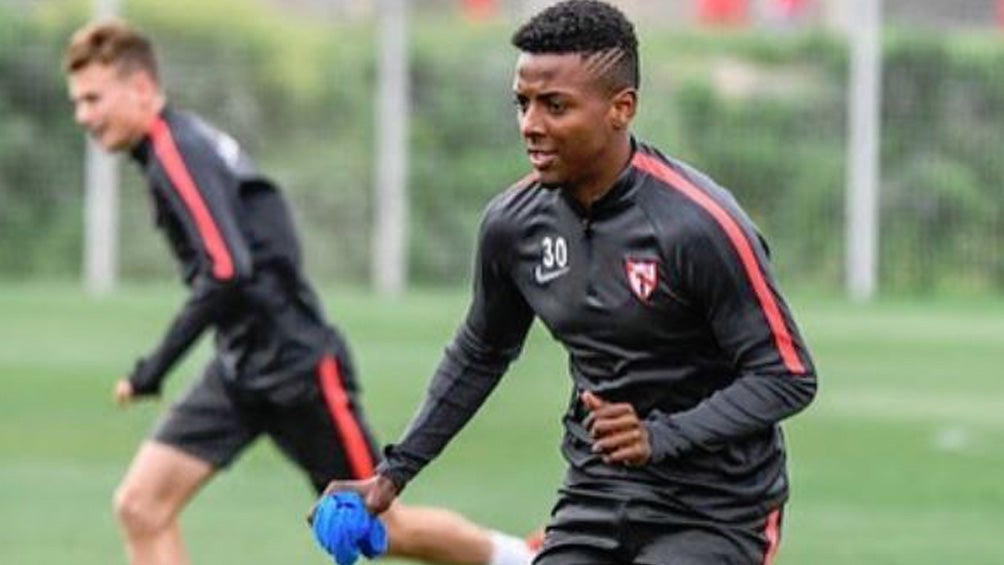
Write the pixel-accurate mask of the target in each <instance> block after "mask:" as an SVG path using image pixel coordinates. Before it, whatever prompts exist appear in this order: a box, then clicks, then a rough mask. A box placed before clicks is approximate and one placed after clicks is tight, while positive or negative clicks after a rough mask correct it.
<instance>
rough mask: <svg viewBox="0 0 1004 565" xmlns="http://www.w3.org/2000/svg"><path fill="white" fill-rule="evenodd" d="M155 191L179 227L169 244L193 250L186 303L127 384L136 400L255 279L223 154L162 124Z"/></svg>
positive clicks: (154, 142)
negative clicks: (176, 242)
mask: <svg viewBox="0 0 1004 565" xmlns="http://www.w3.org/2000/svg"><path fill="white" fill-rule="evenodd" d="M150 142H151V146H152V153H153V157H154V158H155V161H154V163H152V164H151V166H150V167H149V171H150V173H149V174H150V177H151V179H150V180H151V183H152V184H153V190H155V191H159V194H158V197H159V198H160V200H161V201H162V202H163V203H164V204H165V208H166V210H164V213H165V214H167V215H168V216H169V217H170V220H169V221H171V222H173V225H175V226H178V229H177V230H176V231H177V233H176V234H174V237H178V238H181V239H182V240H184V241H183V242H182V247H183V248H184V249H187V250H189V251H190V255H191V257H183V258H182V260H183V261H185V262H187V263H188V264H186V265H185V267H186V271H188V272H187V274H186V278H187V279H188V283H189V286H190V287H191V296H190V297H189V299H188V300H187V301H186V303H185V305H184V306H183V308H182V309H181V311H180V312H179V313H178V314H177V316H176V317H175V319H174V321H173V322H172V323H171V325H170V326H169V328H168V331H167V333H166V335H165V336H164V337H163V339H162V340H161V343H160V344H159V345H158V346H157V347H156V348H155V349H154V350H153V351H152V352H151V353H150V354H149V355H147V356H146V357H145V358H143V359H142V360H140V361H139V362H138V363H137V365H136V368H135V369H134V371H133V372H132V374H131V375H130V382H131V383H132V385H133V389H134V391H135V392H136V393H137V394H149V393H155V392H157V391H159V389H160V384H161V381H162V380H163V378H164V376H165V374H166V373H167V371H169V370H170V368H171V367H172V366H173V365H174V363H175V362H176V361H177V360H178V359H179V358H180V357H181V355H183V354H184V353H185V351H187V350H188V348H189V347H190V346H191V344H192V343H193V342H194V341H195V340H196V339H197V338H198V337H199V335H201V333H202V332H203V331H204V330H205V329H206V328H207V327H208V326H209V325H210V324H212V323H213V322H214V321H215V320H217V319H218V317H219V316H220V315H221V314H222V313H223V312H224V311H225V310H226V306H227V302H228V301H229V300H231V299H232V294H233V293H234V292H235V291H236V289H237V288H239V286H240V284H241V283H242V282H244V281H246V280H247V279H248V278H250V276H251V273H252V262H251V254H250V251H249V249H248V245H247V243H246V241H245V238H244V236H243V234H242V233H241V230H240V224H239V221H238V218H237V216H236V210H235V208H236V207H237V203H236V198H237V182H238V181H237V178H236V177H235V176H234V175H233V172H232V170H231V169H230V168H229V167H228V166H227V165H226V163H225V162H224V161H223V158H222V156H221V155H219V154H218V153H217V152H216V151H214V150H213V148H212V146H211V145H210V144H209V143H208V142H207V141H206V140H205V139H204V138H203V137H200V136H198V135H197V134H196V132H194V131H181V132H180V133H179V134H178V135H177V136H176V134H175V133H174V132H173V131H172V128H171V126H169V125H168V122H167V121H166V120H165V119H164V118H160V119H158V120H157V121H156V122H155V123H154V125H153V128H152V130H151V133H150Z"/></svg>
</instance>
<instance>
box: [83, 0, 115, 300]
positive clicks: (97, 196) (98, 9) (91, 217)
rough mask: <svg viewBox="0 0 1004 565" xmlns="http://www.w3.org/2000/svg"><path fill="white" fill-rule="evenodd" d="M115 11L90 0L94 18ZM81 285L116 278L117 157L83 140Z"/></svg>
mask: <svg viewBox="0 0 1004 565" xmlns="http://www.w3.org/2000/svg"><path fill="white" fill-rule="evenodd" d="M118 12H119V0H94V12H93V14H94V19H96V20H98V19H106V18H110V17H113V16H115V15H116V14H118ZM84 180H85V183H86V185H85V189H84V249H83V284H84V289H85V290H86V291H87V293H88V294H91V295H104V294H108V293H110V292H111V291H112V290H114V289H115V286H116V283H117V279H118V231H119V227H118V199H119V197H118V193H119V171H118V160H117V159H116V158H115V157H113V156H112V155H109V154H108V153H106V152H104V151H103V150H102V149H101V148H100V147H98V145H97V144H96V143H95V142H94V141H92V140H91V139H88V140H87V154H86V161H85V164H84Z"/></svg>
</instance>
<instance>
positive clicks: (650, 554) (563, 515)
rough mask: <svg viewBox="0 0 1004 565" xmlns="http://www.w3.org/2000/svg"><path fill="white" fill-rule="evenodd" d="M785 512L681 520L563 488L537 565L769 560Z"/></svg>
mask: <svg viewBox="0 0 1004 565" xmlns="http://www.w3.org/2000/svg"><path fill="white" fill-rule="evenodd" d="M781 514H782V511H781V509H780V508H778V509H777V510H774V511H773V512H770V513H769V514H767V515H764V516H763V517H762V518H758V519H754V520H752V521H750V522H749V523H729V524H724V523H720V522H709V521H702V520H693V519H685V518H682V517H681V518H680V519H678V520H677V519H667V517H666V516H665V515H656V514H655V513H654V511H653V510H652V509H651V507H646V506H642V505H637V504H634V503H632V502H627V501H612V500H611V499H610V498H606V497H595V498H593V497H588V496H585V497H584V496H581V495H580V496H568V495H567V494H565V493H563V494H562V495H561V498H560V499H559V500H558V503H557V505H556V506H555V508H554V511H553V513H552V517H551V523H550V524H549V525H548V526H547V533H546V536H545V538H544V546H543V549H542V550H541V552H540V553H539V554H538V555H537V557H536V559H535V560H534V565H589V564H595V565H620V564H625V565H626V564H637V565H768V564H769V563H771V562H772V560H773V558H774V555H775V553H776V552H777V548H778V543H779V542H780V532H781Z"/></svg>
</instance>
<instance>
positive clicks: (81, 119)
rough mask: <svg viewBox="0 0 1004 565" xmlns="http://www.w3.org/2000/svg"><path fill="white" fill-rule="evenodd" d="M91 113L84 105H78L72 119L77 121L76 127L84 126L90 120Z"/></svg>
mask: <svg viewBox="0 0 1004 565" xmlns="http://www.w3.org/2000/svg"><path fill="white" fill-rule="evenodd" d="M92 114H93V113H92V112H91V111H90V110H89V109H88V108H87V106H86V105H84V104H78V105H77V106H76V108H75V109H74V110H73V118H74V119H75V120H76V121H77V124H78V125H81V126H86V125H87V123H88V122H89V121H90V119H91V115H92Z"/></svg>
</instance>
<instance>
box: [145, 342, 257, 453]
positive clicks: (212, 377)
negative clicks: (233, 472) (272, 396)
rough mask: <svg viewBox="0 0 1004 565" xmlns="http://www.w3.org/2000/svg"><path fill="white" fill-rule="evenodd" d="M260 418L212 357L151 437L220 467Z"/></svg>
mask: <svg viewBox="0 0 1004 565" xmlns="http://www.w3.org/2000/svg"><path fill="white" fill-rule="evenodd" d="M260 419H261V417H260V414H259V411H258V410H257V408H256V407H255V406H254V405H253V404H250V403H248V402H247V401H245V400H242V398H241V396H240V394H239V393H237V392H235V390H234V389H233V387H232V386H231V385H230V384H229V383H228V381H227V380H226V379H225V377H224V374H223V368H222V366H221V365H220V363H219V362H218V361H217V360H215V359H214V360H212V361H211V362H210V363H209V364H208V365H207V366H206V369H205V371H204V372H203V374H202V376H201V377H200V378H199V379H197V380H196V381H195V382H194V383H192V385H191V386H190V387H189V389H188V390H187V391H186V392H185V394H184V395H182V397H181V398H180V399H179V400H178V401H176V402H175V403H174V404H172V405H171V407H170V408H169V409H168V411H167V412H166V413H165V414H164V416H163V417H162V418H161V419H160V421H159V422H158V424H157V426H156V428H155V429H154V431H153V434H152V436H153V437H152V439H153V440H154V441H156V442H158V443H161V444H164V445H169V446H172V447H174V448H176V449H178V450H179V451H182V452H184V453H186V454H188V455H190V456H192V457H195V458H197V459H200V460H202V461H204V462H206V463H207V464H209V465H210V466H212V467H213V468H215V469H221V468H224V467H226V466H228V465H229V464H230V463H231V462H233V461H234V459H236V457H237V455H239V454H240V453H241V452H242V451H243V450H244V449H245V448H246V447H247V446H248V445H249V444H251V442H253V441H254V439H255V438H256V437H257V436H258V434H259V433H261V424H260Z"/></svg>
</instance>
